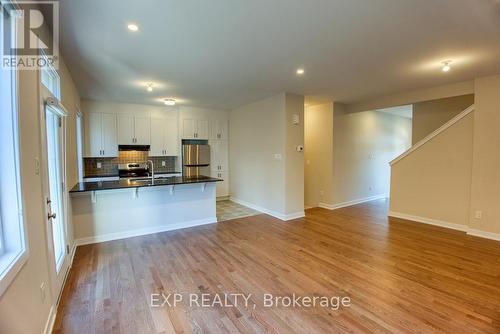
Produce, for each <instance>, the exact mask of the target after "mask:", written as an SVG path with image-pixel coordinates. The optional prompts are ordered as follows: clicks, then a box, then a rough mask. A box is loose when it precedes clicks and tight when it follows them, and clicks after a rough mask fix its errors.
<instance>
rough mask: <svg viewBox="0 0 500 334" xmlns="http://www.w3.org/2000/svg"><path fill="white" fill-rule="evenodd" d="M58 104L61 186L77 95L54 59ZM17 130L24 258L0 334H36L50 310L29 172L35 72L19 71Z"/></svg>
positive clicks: (0, 301)
mask: <svg viewBox="0 0 500 334" xmlns="http://www.w3.org/2000/svg"><path fill="white" fill-rule="evenodd" d="M59 74H60V76H61V94H62V97H61V100H62V103H63V105H64V106H65V107H66V108H67V109H68V112H69V115H68V118H67V125H68V128H67V161H66V163H67V168H68V175H67V180H66V182H67V183H68V184H70V182H73V180H75V179H78V177H77V172H76V171H75V170H74V169H76V154H75V152H74V151H75V149H76V148H75V147H76V133H75V132H74V131H75V122H76V120H75V114H76V109H77V107H78V104H79V100H80V98H79V95H78V92H77V91H76V88H75V85H74V83H73V81H72V79H71V76H70V74H69V71H68V70H67V68H66V66H65V64H64V61H63V60H62V58H61V59H60V70H59ZM19 94H20V99H19V101H20V106H19V108H20V128H21V141H20V144H21V146H20V149H21V177H22V189H23V203H24V211H25V212H24V213H25V219H26V223H27V234H28V235H27V237H28V247H29V258H28V261H27V262H26V264H25V265H24V266H23V268H22V269H21V271H20V272H19V273H18V275H17V276H16V278H15V279H14V281H13V282H12V284H11V285H10V286H9V287H8V289H7V290H6V292H5V293H4V294H3V295H2V296H1V297H0V333H2V334H3V333H16V334H23V333H30V334H31V333H41V332H43V330H44V327H45V325H46V322H47V320H48V317H49V313H50V310H51V308H52V307H55V303H56V301H55V300H53V299H52V297H51V296H52V293H51V291H50V286H51V284H50V281H49V272H48V267H49V266H48V263H49V262H48V261H52V259H49V255H48V252H47V245H48V241H47V236H46V229H45V227H46V224H47V219H46V217H45V215H44V206H43V203H44V199H43V194H42V188H41V181H42V180H41V176H40V175H37V174H35V158H39V157H40V156H41V151H40V123H39V122H40V118H39V116H40V111H41V110H40V108H41V107H42V106H43V101H42V100H41V96H40V89H39V81H38V72H37V71H20V72H19ZM68 229H69V231H68V233H69V239H70V240H69V242H70V245H71V243H72V240H73V229H72V225H71V221H70V222H69V226H68ZM42 282H44V283H45V285H46V293H45V294H46V298H45V300H44V301H42V298H41V291H40V285H41V284H42Z"/></svg>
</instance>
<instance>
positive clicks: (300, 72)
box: [297, 68, 306, 75]
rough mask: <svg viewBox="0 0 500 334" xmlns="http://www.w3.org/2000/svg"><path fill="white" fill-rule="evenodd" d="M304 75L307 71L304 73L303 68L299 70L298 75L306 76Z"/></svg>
mask: <svg viewBox="0 0 500 334" xmlns="http://www.w3.org/2000/svg"><path fill="white" fill-rule="evenodd" d="M304 73H306V71H304V69H303V68H299V69H297V75H302V74H304Z"/></svg>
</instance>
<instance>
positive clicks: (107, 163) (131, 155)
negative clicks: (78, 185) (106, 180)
mask: <svg viewBox="0 0 500 334" xmlns="http://www.w3.org/2000/svg"><path fill="white" fill-rule="evenodd" d="M118 154H119V156H118V157H117V158H84V159H83V167H84V170H85V177H96V176H116V175H118V164H125V163H131V162H146V161H147V160H151V161H153V164H154V167H155V173H162V172H163V173H165V172H176V170H175V164H176V159H177V157H148V152H143V151H120V152H118ZM162 161H165V166H162ZM97 163H101V168H97Z"/></svg>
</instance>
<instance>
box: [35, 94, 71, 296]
mask: <svg viewBox="0 0 500 334" xmlns="http://www.w3.org/2000/svg"><path fill="white" fill-rule="evenodd" d="M40 93H41V99H42V101H41V108H40V117H39V121H40V129H41V131H40V134H41V141H40V142H41V153H42V154H41V155H42V156H41V157H40V166H41V171H42V173H41V175H42V195H43V198H42V201H43V207H44V216H43V221H44V223H45V224H46V225H45V227H46V235H47V240H46V241H47V249H48V255H49V259H48V265H49V274H50V280H51V282H50V286H51V289H50V290H51V293H52V297H53V300H54V303H58V301H59V296H60V294H61V292H62V287H63V284H64V281H65V279H66V275H67V272H68V269H69V265H70V254H69V249H68V240H69V239H68V226H67V224H68V190H67V186H66V116H67V112H66V111H65V109H64V107H62V106H61V105H60V104H59V103H58V102H57V99H55V98H54V97H53V96H52V94H51V93H50V92H49V91H48V89H46V88H45V87H44V86H43V85H42V84H40ZM47 108H51V112H54V113H56V114H57V115H58V116H60V117H61V131H60V135H61V136H60V138H59V139H60V150H61V151H60V159H61V169H62V170H61V181H62V183H63V184H62V185H61V187H62V196H61V210H62V212H63V217H62V218H63V222H64V224H63V230H64V233H63V234H64V248H65V252H64V259H63V260H62V262H61V266H60V268H59V270H58V268H57V264H56V260H55V254H54V244H53V232H52V222H51V220H50V219H49V218H48V216H49V214H50V213H51V210H50V203H48V200H49V199H50V186H49V176H48V175H49V171H48V160H47V157H48V154H47V152H48V151H47V150H48V148H47V132H46V117H45V116H46V112H47ZM56 219H57V218H56Z"/></svg>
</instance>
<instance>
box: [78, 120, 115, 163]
mask: <svg viewBox="0 0 500 334" xmlns="http://www.w3.org/2000/svg"><path fill="white" fill-rule="evenodd" d="M84 122H85V126H84V138H85V141H84V144H85V145H84V146H85V147H84V152H85V157H86V158H98V157H117V156H118V143H117V129H116V115H114V114H107V113H92V112H91V113H87V114H86V115H85V116H84Z"/></svg>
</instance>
